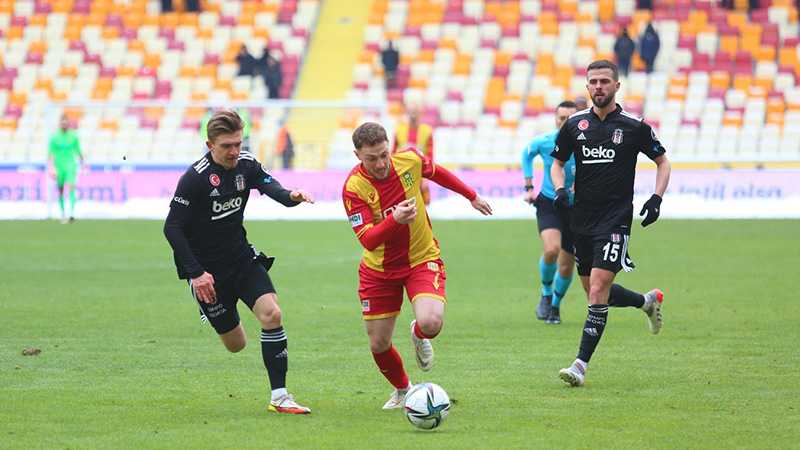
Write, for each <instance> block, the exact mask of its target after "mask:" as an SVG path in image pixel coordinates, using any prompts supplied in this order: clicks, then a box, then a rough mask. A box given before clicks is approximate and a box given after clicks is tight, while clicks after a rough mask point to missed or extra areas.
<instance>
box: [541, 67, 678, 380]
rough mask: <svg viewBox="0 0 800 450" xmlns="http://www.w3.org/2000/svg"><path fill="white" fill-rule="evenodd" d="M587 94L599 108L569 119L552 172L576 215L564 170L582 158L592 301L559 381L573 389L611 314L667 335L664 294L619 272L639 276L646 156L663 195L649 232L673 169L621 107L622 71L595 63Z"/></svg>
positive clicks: (652, 207)
mask: <svg viewBox="0 0 800 450" xmlns="http://www.w3.org/2000/svg"><path fill="white" fill-rule="evenodd" d="M586 79H587V83H586V88H587V89H588V90H589V96H590V97H591V99H592V103H593V104H594V106H593V107H591V108H589V109H585V110H583V111H578V112H577V113H575V114H573V115H572V116H570V117H569V119H567V121H566V123H564V126H563V127H562V128H561V132H559V133H558V138H557V139H556V147H555V150H554V151H553V153H552V156H553V157H554V158H555V161H554V162H553V167H552V169H551V173H550V175H551V177H552V180H553V186H554V187H555V188H556V198H555V200H554V201H553V208H554V209H555V210H556V211H557V212H565V213H566V212H568V211H569V209H570V206H569V195H568V193H567V191H566V189H564V179H565V177H564V165H565V164H566V162H567V161H568V160H569V158H570V155H573V154H574V155H575V202H574V206H572V217H571V221H570V223H571V228H572V230H573V231H574V233H575V240H574V248H575V262H576V263H577V266H578V275H579V276H580V277H581V282H582V283H583V289H584V290H585V291H586V295H587V297H588V298H589V314H588V316H587V317H586V324H585V325H584V328H583V335H582V337H581V344H580V350H579V352H578V357H577V359H575V362H573V363H572V366H570V367H568V368H565V369H561V371H560V372H559V376H560V377H561V379H562V380H564V381H565V382H567V383H569V384H570V385H571V386H583V384H584V379H585V375H586V366H587V365H588V363H589V359H590V358H591V357H592V353H594V350H595V348H596V347H597V343H598V342H599V341H600V337H601V336H602V335H603V330H604V329H605V326H606V318H607V316H608V307H609V306H616V307H625V306H634V307H636V308H640V309H641V310H642V311H644V312H645V314H647V318H648V320H649V326H650V331H651V332H652V333H653V334H658V332H659V331H660V330H661V325H662V321H661V302H662V301H663V299H664V294H663V293H662V292H661V291H660V290H658V289H654V290H652V291H650V292H648V293H646V294H644V295H642V294H638V293H636V292H633V291H630V290H628V289H625V288H624V287H622V286H620V285H618V284H613V283H614V277H615V276H616V274H617V272H619V271H620V270H621V269H624V270H625V271H626V272H630V271H631V270H633V261H631V259H630V257H629V256H628V243H629V238H630V233H631V222H632V221H633V182H634V177H635V176H636V160H637V156H638V154H639V152H642V153H644V154H645V155H646V156H647V157H648V158H650V159H652V160H653V162H655V163H656V188H655V193H654V194H653V195H652V196H651V197H650V199H649V200H647V202H645V204H644V207H643V208H642V210H641V212H640V213H639V215H640V216H641V215H644V214H645V213H647V216H646V217H645V219H644V220H643V221H642V226H644V227H646V226H648V225H650V224H651V223H653V222H655V221H656V219H658V216H659V211H660V208H661V198H662V197H663V195H664V192H665V191H666V190H667V184H668V183H669V175H670V170H671V169H670V163H669V160H667V157H666V155H664V147H662V146H661V142H659V140H658V137H657V136H656V134H655V132H654V131H653V129H652V128H650V125H648V124H647V123H645V122H644V121H643V120H642V119H641V118H639V117H636V116H634V115H633V114H629V113H627V112H625V111H624V110H623V109H622V107H620V106H619V105H618V104H616V103H615V102H614V98H615V95H616V93H617V91H618V90H619V87H620V83H619V71H618V69H617V66H616V65H615V64H614V63H613V62H611V61H607V60H599V61H595V62H593V63H591V64H589V67H588V68H587V73H586Z"/></svg>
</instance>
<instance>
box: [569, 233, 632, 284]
mask: <svg viewBox="0 0 800 450" xmlns="http://www.w3.org/2000/svg"><path fill="white" fill-rule="evenodd" d="M629 240H630V235H629V234H622V233H604V234H580V233H576V234H575V264H577V265H578V275H580V276H582V277H586V276H589V275H590V274H591V273H592V268H595V267H597V268H598V269H605V270H610V271H611V272H614V273H617V272H619V271H620V270H625V272H630V271H631V270H633V261H632V260H631V258H630V256H629V255H628V241H629Z"/></svg>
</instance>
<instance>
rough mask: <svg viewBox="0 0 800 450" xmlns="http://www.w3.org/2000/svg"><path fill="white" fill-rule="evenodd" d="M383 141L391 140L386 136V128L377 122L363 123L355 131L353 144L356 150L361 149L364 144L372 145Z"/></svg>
mask: <svg viewBox="0 0 800 450" xmlns="http://www.w3.org/2000/svg"><path fill="white" fill-rule="evenodd" d="M381 142H389V138H388V137H387V136H386V129H385V128H383V126H382V125H380V124H377V123H375V122H366V123H363V124H361V125H360V126H359V127H358V128H356V131H354V132H353V145H354V146H355V147H356V150H361V148H362V147H364V146H367V147H372V146H375V145H378V144H380V143H381Z"/></svg>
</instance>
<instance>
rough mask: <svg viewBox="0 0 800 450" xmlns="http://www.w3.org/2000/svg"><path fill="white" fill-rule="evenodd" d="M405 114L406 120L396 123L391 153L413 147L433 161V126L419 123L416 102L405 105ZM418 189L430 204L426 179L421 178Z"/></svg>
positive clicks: (424, 199)
mask: <svg viewBox="0 0 800 450" xmlns="http://www.w3.org/2000/svg"><path fill="white" fill-rule="evenodd" d="M406 115H407V116H408V122H401V123H399V124H397V129H396V130H395V136H394V148H393V149H392V153H397V152H398V151H403V150H406V149H408V148H409V147H414V148H415V149H417V150H419V151H420V152H422V154H423V155H424V156H425V157H426V158H428V159H430V160H431V162H433V127H432V126H430V125H428V124H427V123H419V105H417V104H416V103H409V104H408V105H406ZM419 189H420V192H422V200H423V201H424V202H425V204H426V205H430V204H431V193H430V190H429V189H428V180H426V179H424V178H423V179H422V182H421V183H420V186H419Z"/></svg>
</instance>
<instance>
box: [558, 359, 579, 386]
mask: <svg viewBox="0 0 800 450" xmlns="http://www.w3.org/2000/svg"><path fill="white" fill-rule="evenodd" d="M558 376H559V378H561V379H562V380H564V381H565V382H566V383H568V384H569V385H570V386H572V387H581V386H583V385H584V383H585V380H586V368H585V367H582V366H581V365H580V364H578V361H577V360H576V361H575V362H574V363H572V365H571V366H569V367H567V368H565V369H561V370H559V371H558Z"/></svg>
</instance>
